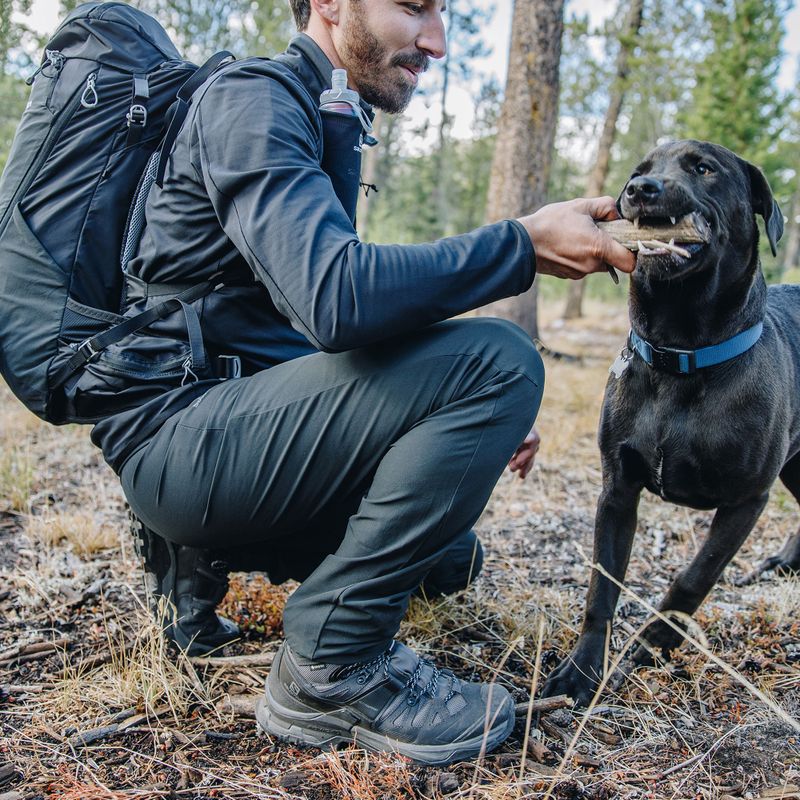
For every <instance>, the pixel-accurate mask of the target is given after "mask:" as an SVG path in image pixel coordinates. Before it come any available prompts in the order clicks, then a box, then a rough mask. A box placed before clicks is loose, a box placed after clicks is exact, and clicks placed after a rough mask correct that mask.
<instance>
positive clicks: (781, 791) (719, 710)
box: [0, 305, 800, 800]
mask: <svg viewBox="0 0 800 800" xmlns="http://www.w3.org/2000/svg"><path fill="white" fill-rule="evenodd" d="M626 330H627V314H626V311H625V309H624V307H623V306H621V305H616V306H610V305H592V306H591V307H590V308H589V313H588V315H587V317H586V318H585V319H582V320H580V321H577V322H574V323H569V324H563V323H559V322H558V321H557V320H555V318H554V317H549V316H548V312H547V309H545V310H544V326H543V338H544V339H545V341H546V342H547V344H548V346H549V347H551V348H553V349H555V350H558V351H563V352H568V353H574V354H580V355H581V359H580V360H579V361H573V360H570V359H567V360H564V359H561V360H551V359H548V361H547V369H548V379H547V380H548V385H547V389H546V397H545V402H544V405H543V408H542V412H541V415H540V421H539V428H540V431H541V434H542V438H543V445H542V450H541V452H540V455H539V457H538V460H537V464H536V467H535V470H534V472H533V474H532V475H531V476H530V477H529V478H528V480H527V481H525V482H522V481H519V480H518V479H516V478H515V477H512V476H511V475H510V474H508V475H505V476H504V477H503V478H502V479H501V481H500V483H499V484H498V486H497V488H496V491H495V493H494V495H493V497H492V500H491V502H490V504H489V506H488V508H487V509H486V512H485V513H484V515H483V517H482V518H481V520H480V523H479V525H478V532H479V534H480V537H481V539H482V541H483V542H484V543H485V546H486V550H487V557H486V564H485V568H484V574H483V576H482V577H481V578H480V580H479V581H477V582H476V584H475V585H474V586H472V587H471V588H470V589H468V590H467V591H465V592H463V593H462V594H460V595H458V596H456V597H452V598H447V599H444V600H440V601H437V602H433V603H426V602H422V601H414V602H413V604H412V607H411V608H410V610H409V613H408V616H407V619H406V621H405V622H404V624H403V628H402V630H401V633H400V638H402V639H403V640H404V641H406V642H407V643H409V644H411V645H412V646H414V647H416V648H417V649H418V650H419V651H421V652H424V653H426V654H429V655H431V656H433V657H435V658H436V659H437V660H438V661H439V662H440V663H441V664H444V665H446V666H448V667H450V668H451V669H453V670H454V671H456V673H457V674H458V675H459V676H461V677H464V678H470V677H481V678H484V679H497V680H498V681H500V682H501V683H502V684H503V685H505V686H507V687H508V688H509V689H510V690H511V691H512V692H513V693H514V695H515V697H516V700H517V701H518V703H520V704H522V703H527V702H528V700H529V698H530V697H531V691H532V689H533V693H534V694H536V693H537V690H538V687H540V686H541V683H542V675H546V674H547V672H549V670H551V669H552V668H553V666H554V665H555V664H556V663H557V662H558V660H559V658H560V657H561V656H562V655H563V654H564V653H565V652H566V651H567V650H568V648H569V646H570V645H571V642H572V641H573V640H574V636H575V633H576V631H577V628H578V626H579V625H580V619H581V615H582V609H583V602H584V597H585V591H586V587H587V585H588V578H589V563H590V554H591V540H592V528H593V517H594V506H595V502H596V499H597V495H598V491H599V486H600V481H601V475H600V468H599V455H598V451H597V446H596V443H595V432H596V426H597V419H598V413H599V409H600V402H601V398H602V392H603V386H604V384H605V379H606V375H607V369H608V366H609V364H610V363H611V361H612V360H613V358H614V356H615V355H616V353H617V352H618V351H619V349H620V347H621V346H622V343H623V340H624V336H625V332H626ZM710 519H711V514H710V512H695V511H693V510H690V509H686V508H678V507H675V506H670V505H667V504H666V503H664V502H662V501H660V500H659V499H658V498H655V497H652V496H645V497H644V498H643V500H642V503H641V506H640V516H639V529H638V534H637V538H636V541H635V543H634V552H633V557H632V559H631V565H630V569H629V573H628V577H627V584H626V588H627V590H628V591H627V592H626V593H625V595H624V597H623V599H622V600H621V603H620V609H619V612H618V615H617V622H616V626H615V633H614V637H613V640H612V646H611V652H610V657H611V658H614V657H615V656H616V655H617V654H619V653H620V652H621V651H622V650H624V649H625V648H626V647H630V645H631V643H632V636H633V635H634V634H635V632H636V630H637V629H639V628H640V626H641V625H642V623H643V622H644V621H645V620H646V619H647V617H648V611H647V606H648V605H657V603H658V600H659V598H660V597H661V596H662V595H663V593H664V591H665V589H666V587H667V586H668V584H669V582H670V580H671V578H672V576H673V575H674V574H675V572H676V571H677V570H679V569H680V568H681V567H682V566H683V565H685V564H686V563H687V562H688V560H689V559H690V558H691V557H692V555H693V553H694V552H695V551H696V550H697V547H698V544H699V542H701V541H702V539H703V537H704V535H705V533H706V531H707V528H708V525H709V522H710ZM797 524H798V509H797V507H796V504H795V503H794V501H793V500H792V498H791V497H790V496H789V495H788V493H787V492H786V491H785V490H784V489H783V488H782V487H781V486H776V487H775V488H774V490H773V493H772V498H771V500H770V503H769V506H768V508H767V509H766V511H765V512H764V514H763V515H762V517H761V519H760V521H759V522H758V525H757V528H756V530H755V531H754V533H753V534H752V536H751V537H750V540H749V541H748V542H747V543H746V544H745V546H744V547H743V548H742V550H741V551H740V552H739V554H738V555H737V557H736V558H735V559H734V562H733V563H732V564H731V565H730V566H729V567H728V569H727V570H726V572H725V575H724V576H723V579H722V581H721V582H720V584H719V585H718V586H717V587H716V588H715V589H714V591H713V592H712V594H711V596H710V597H709V598H708V600H707V601H706V602H705V604H704V605H703V606H702V608H701V610H700V612H698V614H697V615H696V621H697V625H696V626H693V627H692V628H691V631H690V632H691V634H692V636H693V638H694V639H695V640H696V642H697V645H686V646H685V647H684V648H683V649H682V650H681V651H680V652H679V653H678V654H677V656H676V658H675V659H674V660H673V662H672V663H671V664H669V665H668V666H665V667H661V668H658V669H647V670H639V671H638V672H636V673H634V674H633V675H632V676H630V677H629V679H628V680H627V682H625V683H624V684H623V685H622V686H620V687H619V688H617V690H616V691H611V690H607V691H606V692H605V693H604V694H603V696H602V697H600V698H599V699H598V701H597V703H596V705H595V706H594V708H593V709H592V710H591V713H589V714H587V713H585V712H583V711H573V710H571V709H569V708H558V709H555V710H553V711H549V712H538V711H537V712H535V713H532V714H531V724H530V727H528V725H527V720H526V708H525V707H522V708H521V713H520V716H519V718H518V724H517V727H516V729H515V731H514V733H513V734H512V736H511V737H510V739H509V740H508V741H507V742H506V743H505V744H504V745H503V746H502V747H501V748H500V750H499V751H498V752H496V753H493V754H491V755H489V756H487V757H485V758H483V759H481V760H480V761H479V762H478V763H465V764H456V765H453V766H450V767H448V768H445V769H431V768H422V767H418V766H415V765H413V764H411V763H410V762H408V761H407V760H405V759H402V758H399V757H395V756H392V755H380V756H379V755H374V754H366V753H364V752H363V751H361V750H359V749H357V748H355V747H350V748H347V749H344V750H339V751H334V752H319V751H317V750H314V749H309V750H300V749H296V748H293V747H289V746H286V745H284V744H282V743H280V742H278V741H273V740H271V739H270V738H268V737H266V736H260V735H258V734H257V732H256V728H255V723H254V720H253V718H252V703H253V698H254V697H255V696H256V695H257V693H258V692H259V690H260V687H261V686H262V683H263V679H264V676H265V675H266V673H267V671H268V669H269V663H270V661H271V658H272V655H273V654H274V652H275V650H276V648H277V646H278V643H279V642H280V637H281V609H282V607H283V604H284V602H285V599H286V597H287V596H288V593H289V592H290V591H291V588H292V587H291V586H280V587H275V586H272V585H271V584H269V582H268V581H267V579H266V578H265V577H264V576H263V575H261V574H255V573H254V574H249V575H246V574H237V575H235V576H234V579H233V581H232V586H231V591H230V593H229V594H228V597H227V598H226V600H225V602H224V611H225V613H226V614H227V615H228V616H231V617H233V618H234V619H236V620H237V622H239V623H240V625H241V626H242V627H243V629H244V631H245V635H244V638H243V641H241V642H240V643H237V644H234V645H232V646H230V647H229V648H227V651H226V653H225V654H224V657H221V658H216V659H206V660H196V659H187V658H185V657H183V656H182V655H180V654H178V653H176V652H174V651H171V650H169V649H168V648H167V647H165V645H164V643H163V641H162V639H161V637H160V635H159V634H158V630H157V629H156V627H155V626H154V625H153V623H152V622H151V621H150V616H149V614H148V612H147V611H146V610H145V608H144V600H143V592H142V588H141V574H140V571H139V567H138V564H137V561H136V558H135V555H134V553H133V549H132V541H131V538H130V536H129V534H128V531H127V523H126V515H125V510H124V503H123V498H122V495H121V492H120V490H119V487H118V484H117V481H116V478H115V477H114V476H113V474H112V473H111V471H110V470H109V469H108V468H107V467H106V466H105V465H104V464H103V462H102V459H101V457H100V454H99V452H98V451H96V450H94V449H93V448H92V446H91V444H90V443H89V441H88V435H87V431H86V430H84V429H81V428H76V427H68V428H63V429H53V428H50V427H48V426H45V425H43V424H41V423H39V422H38V421H37V420H36V419H35V418H33V417H32V416H31V415H29V414H28V413H27V412H25V411H24V410H23V409H22V407H21V406H20V405H19V404H18V403H17V402H16V401H15V400H14V399H13V398H12V397H11V396H10V394H9V392H8V391H7V390H6V389H5V388H3V389H2V395H0V800H33V798H41V799H42V800H44V799H46V800H122V798H187V799H196V800H200V798H235V799H236V800H239V798H242V799H244V798H313V800H324V799H325V798H337V799H338V798H347V799H352V800H383V799H384V798H387V799H388V798H443V797H449V798H475V799H476V800H479V799H482V798H485V799H486V800H504V799H505V798H509V799H510V798H598V800H599V799H600V798H703V799H704V800H705V799H708V798H759V797H763V798H792V797H800V743H799V740H800V733H798V731H800V724H798V722H797V721H796V720H797V719H798V718H800V665H798V663H797V662H798V661H800V637H799V636H798V633H799V632H800V631H799V624H800V623H799V622H798V609H800V580H798V579H797V578H787V577H777V576H774V575H766V576H764V577H763V578H762V579H761V580H760V581H759V582H757V583H755V584H753V585H751V586H748V587H747V588H739V587H737V586H736V585H735V579H736V578H737V577H741V576H742V575H744V574H746V573H747V572H749V571H750V570H751V569H752V568H753V567H754V566H755V565H756V564H757V563H758V562H759V561H760V560H761V559H762V558H764V557H765V556H767V555H769V554H771V553H772V552H774V551H775V550H776V549H777V548H778V547H779V546H780V544H781V542H782V541H783V539H784V538H785V537H786V536H787V535H788V534H789V533H790V532H791V531H793V530H795V529H796V527H797Z"/></svg>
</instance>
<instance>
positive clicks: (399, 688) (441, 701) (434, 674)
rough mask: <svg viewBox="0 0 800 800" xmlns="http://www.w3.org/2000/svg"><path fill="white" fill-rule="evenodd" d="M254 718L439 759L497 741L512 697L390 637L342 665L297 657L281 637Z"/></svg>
mask: <svg viewBox="0 0 800 800" xmlns="http://www.w3.org/2000/svg"><path fill="white" fill-rule="evenodd" d="M256 719H257V720H258V724H259V726H260V727H261V728H262V729H263V730H265V731H266V732H267V733H269V734H271V735H273V736H277V737H279V738H281V739H285V740H288V741H290V742H295V743H299V744H308V745H314V746H315V747H332V746H335V745H337V744H340V743H350V742H355V743H356V744H357V745H359V746H361V747H364V748H366V749H368V750H375V751H391V752H397V753H400V754H401V755H404V756H407V757H408V758H411V759H413V760H414V761H418V762H420V763H422V764H440V765H441V764H449V763H451V762H453V761H460V760H463V759H468V758H473V757H475V756H477V755H479V754H481V753H486V752H488V751H490V750H492V749H493V748H495V747H497V746H498V745H499V744H500V743H501V742H502V741H504V740H505V738H506V737H507V736H508V735H509V734H510V733H511V730H512V729H513V727H514V703H513V701H512V699H511V695H510V694H509V693H508V692H507V691H506V690H505V689H504V688H503V687H501V686H498V685H496V684H488V683H464V682H463V681H460V680H459V679H458V678H456V676H455V675H453V673H452V672H450V671H449V670H444V669H439V668H438V667H436V666H434V665H433V663H432V662H430V661H427V660H425V659H422V658H420V657H419V656H418V655H417V654H416V653H415V652H414V651H413V650H411V648H409V647H406V646H405V645H403V644H400V643H399V642H396V641H395V642H392V644H391V645H390V646H389V648H388V649H387V650H386V651H385V652H384V653H382V654H381V655H380V656H378V657H377V658H374V659H372V660H371V661H366V662H359V663H356V664H350V665H347V666H343V665H341V664H321V663H317V662H313V661H309V660H307V659H303V658H301V657H299V656H298V655H296V654H295V653H294V652H292V650H291V648H290V647H289V645H288V644H287V643H286V642H284V643H283V644H282V645H281V648H280V649H279V650H278V652H277V654H276V655H275V660H274V661H273V663H272V669H271V670H270V673H269V676H268V678H267V682H266V692H265V697H263V698H260V699H259V701H258V702H257V704H256Z"/></svg>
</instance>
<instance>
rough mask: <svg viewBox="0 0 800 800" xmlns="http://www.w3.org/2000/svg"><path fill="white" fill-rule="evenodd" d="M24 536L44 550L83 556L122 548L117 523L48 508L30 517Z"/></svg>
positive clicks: (97, 515) (120, 531)
mask: <svg viewBox="0 0 800 800" xmlns="http://www.w3.org/2000/svg"><path fill="white" fill-rule="evenodd" d="M25 532H26V533H27V534H28V536H29V537H30V538H31V540H32V541H34V542H36V543H39V544H41V545H43V546H45V547H53V546H54V545H61V546H65V547H71V548H72V549H73V550H74V551H75V552H76V553H78V554H80V555H82V556H91V555H93V554H94V553H97V552H99V551H100V550H108V549H110V548H114V547H119V546H120V534H121V533H122V530H121V528H120V525H119V521H118V520H111V519H108V518H105V519H104V518H103V516H101V515H100V514H98V513H96V512H90V511H85V510H82V509H81V510H75V511H51V510H50V509H48V508H45V509H44V510H43V512H42V513H41V514H40V515H38V516H33V515H31V516H29V517H28V518H27V520H26V522H25Z"/></svg>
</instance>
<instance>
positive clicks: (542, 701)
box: [515, 694, 574, 717]
mask: <svg viewBox="0 0 800 800" xmlns="http://www.w3.org/2000/svg"><path fill="white" fill-rule="evenodd" d="M573 705H574V703H573V701H572V698H571V697H567V695H565V694H557V695H556V696H555V697H540V698H539V699H538V700H532V701H530V702H528V703H517V705H516V706H515V711H516V715H517V716H518V717H522V716H525V714H527V713H528V709H529V708H530V709H531V710H532V712H533V713H534V714H536V713H539V712H542V711H556V710H557V709H559V708H572V706H573Z"/></svg>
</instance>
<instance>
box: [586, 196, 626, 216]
mask: <svg viewBox="0 0 800 800" xmlns="http://www.w3.org/2000/svg"><path fill="white" fill-rule="evenodd" d="M576 202H577V203H578V204H579V208H578V210H579V211H580V212H581V213H583V214H588V215H589V216H590V217H591V218H592V219H603V220H611V219H618V218H619V213H618V212H617V201H616V200H614V198H613V197H609V196H608V195H605V196H603V197H584V198H582V199H580V200H578V201H576Z"/></svg>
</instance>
